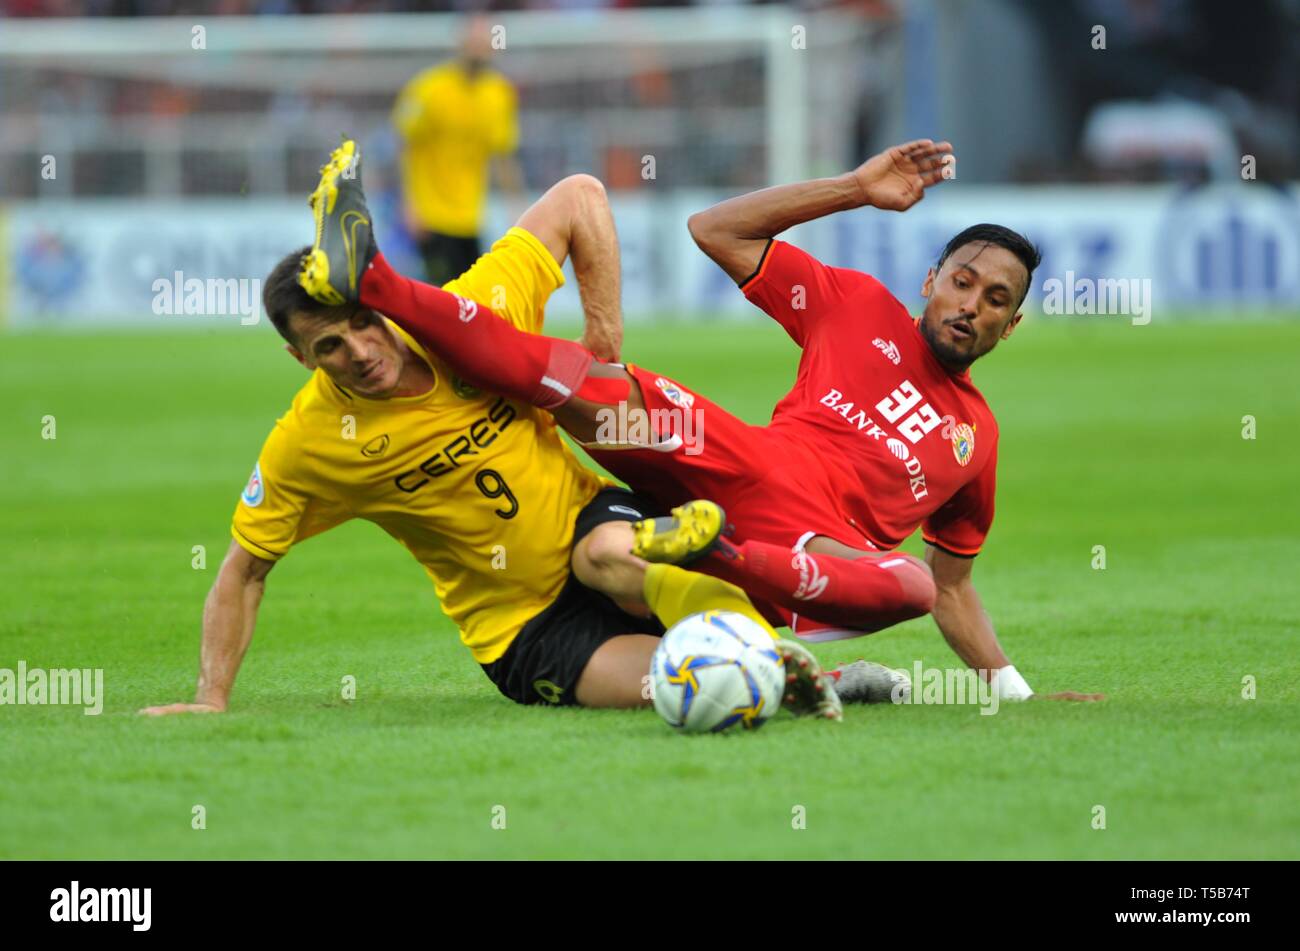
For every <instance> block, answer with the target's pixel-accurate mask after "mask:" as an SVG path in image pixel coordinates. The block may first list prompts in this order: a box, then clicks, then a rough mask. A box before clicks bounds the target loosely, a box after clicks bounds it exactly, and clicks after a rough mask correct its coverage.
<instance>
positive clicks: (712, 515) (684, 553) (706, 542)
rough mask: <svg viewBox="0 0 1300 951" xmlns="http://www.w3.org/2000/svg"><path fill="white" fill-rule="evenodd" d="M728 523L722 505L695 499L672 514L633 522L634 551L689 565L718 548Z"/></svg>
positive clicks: (641, 555)
mask: <svg viewBox="0 0 1300 951" xmlns="http://www.w3.org/2000/svg"><path fill="white" fill-rule="evenodd" d="M726 524H727V521H726V515H725V514H724V513H723V511H722V506H720V505H718V504H717V503H716V502H709V501H707V500H705V499H696V500H695V501H694V502H687V503H686V504H685V505H679V506H677V508H675V509H673V511H672V515H666V516H661V517H659V518H647V519H643V520H641V521H639V522H636V523H634V524H633V525H632V531H633V533H634V540H633V542H632V554H634V555H636V556H637V557H638V558H644V559H645V560H646V561H653V562H657V563H660V564H669V565H689V564H690V563H691V562H692V561H695V560H696V559H698V558H702V557H704V556H705V555H707V554H708V553H709V552H711V551H713V549H714V548H716V547H718V543H719V539H720V538H721V537H722V533H723V530H724V529H725V528H726Z"/></svg>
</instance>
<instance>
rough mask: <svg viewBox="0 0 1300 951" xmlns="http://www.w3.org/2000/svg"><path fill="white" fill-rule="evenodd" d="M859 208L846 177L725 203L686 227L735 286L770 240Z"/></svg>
mask: <svg viewBox="0 0 1300 951" xmlns="http://www.w3.org/2000/svg"><path fill="white" fill-rule="evenodd" d="M864 203H865V196H864V195H863V193H862V188H861V186H860V185H859V184H858V182H857V180H856V179H854V177H853V175H852V174H851V173H850V174H845V175H839V176H837V177H835V178H818V179H814V180H813V181H810V182H798V183H796V184H793V185H777V186H775V187H774V188H764V189H762V190H761V191H756V192H750V193H749V194H748V195H739V196H737V197H736V198H728V199H727V200H726V201H722V202H719V203H718V204H716V205H714V206H712V207H711V208H706V209H705V210H704V211H699V212H696V213H695V214H693V215H691V217H690V218H688V219H687V221H686V227H687V228H688V229H689V230H690V232H691V238H692V239H694V241H695V243H696V245H698V246H699V248H700V250H701V251H703V252H704V253H705V254H707V255H708V256H709V257H710V258H712V259H713V260H714V262H716V263H717V265H718V266H719V267H720V268H722V269H723V270H724V271H726V272H727V274H728V276H729V277H731V279H732V280H734V281H736V282H737V283H739V282H741V281H743V280H745V279H746V278H747V277H749V275H751V274H753V273H754V271H756V270H757V269H758V264H759V261H760V260H761V259H762V257H763V249H764V248H765V247H767V242H768V240H769V239H771V238H774V237H776V236H777V235H778V234H780V233H781V232H783V231H785V230H787V229H789V228H793V227H794V226H795V225H798V224H803V223H804V222H805V221H812V220H813V219H815V218H821V217H824V216H826V215H831V214H834V213H835V212H837V211H849V210H851V209H854V208H861V207H862V205H863V204H864Z"/></svg>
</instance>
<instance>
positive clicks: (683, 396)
mask: <svg viewBox="0 0 1300 951" xmlns="http://www.w3.org/2000/svg"><path fill="white" fill-rule="evenodd" d="M655 386H657V387H659V389H661V390H663V392H664V397H665V398H667V400H668V402H670V403H672V404H673V405H674V406H680V407H681V408H682V409H690V408H691V407H692V406H694V405H695V397H694V395H692V394H690V393H687V392H686V391H685V390H683V389H682V388H681V387H680V386H678V385H677V384H676V383H674V382H673V381H672V380H667V379H664V378H663V377H659V379H657V380H655Z"/></svg>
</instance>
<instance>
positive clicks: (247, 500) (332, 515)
mask: <svg viewBox="0 0 1300 951" xmlns="http://www.w3.org/2000/svg"><path fill="white" fill-rule="evenodd" d="M303 458H304V456H303V455H302V453H300V452H298V451H297V450H296V449H295V447H294V440H293V438H292V436H291V435H290V434H289V432H288V431H287V429H286V427H285V425H284V423H283V421H282V422H280V423H277V424H276V427H275V429H273V430H272V431H271V435H270V436H268V437H267V439H266V442H265V444H263V446H262V452H261V455H259V456H258V457H257V464H256V465H255V466H253V474H252V475H251V476H249V479H248V484H247V485H246V486H245V487H244V491H243V492H242V493H241V494H240V496H239V504H238V505H236V506H235V517H234V520H233V521H232V523H231V526H230V534H231V535H232V536H233V537H234V539H235V541H237V542H238V543H239V544H240V545H241V546H242V547H243V548H244V549H245V550H246V551H247V552H248V553H249V554H250V555H253V556H254V557H256V558H262V559H264V560H267V561H277V560H279V559H280V558H282V557H283V556H284V555H285V554H286V553H287V552H288V551H289V549H290V548H291V547H292V546H293V545H295V544H297V543H298V542H300V541H303V540H304V539H307V538H310V537H311V536H313V535H319V534H320V533H321V532H324V531H328V530H329V529H331V528H333V527H334V526H335V525H338V524H340V523H342V522H345V521H347V520H348V518H349V517H350V515H349V513H348V512H347V510H346V508H345V507H344V506H342V505H341V504H339V503H338V502H336V501H330V500H327V499H323V498H320V497H319V496H318V494H317V493H315V492H313V491H312V487H311V482H312V479H311V477H310V474H309V473H307V472H306V471H305V467H304V465H303V463H302V462H301V460H302V459H303Z"/></svg>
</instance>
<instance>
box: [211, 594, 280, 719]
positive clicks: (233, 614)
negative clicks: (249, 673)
mask: <svg viewBox="0 0 1300 951" xmlns="http://www.w3.org/2000/svg"><path fill="white" fill-rule="evenodd" d="M230 575H231V576H225V575H223V576H220V577H218V578H217V582H216V584H214V585H213V586H212V590H211V591H210V592H209V593H208V599H207V601H206V602H205V603H204V605H203V646H202V649H201V651H200V658H199V683H198V687H197V688H196V689H195V692H194V702H195V703H203V704H210V705H212V706H214V707H217V708H218V709H222V710H224V709H225V708H226V706H227V704H228V703H229V702H230V692H231V690H233V689H234V686H235V677H236V676H237V675H238V673H239V665H240V664H241V663H243V660H244V654H245V653H246V652H247V651H248V645H249V644H250V643H251V642H252V639H253V628H254V626H255V624H256V623H257V609H258V606H259V605H260V604H261V602H262V593H263V591H264V590H265V582H264V581H262V580H260V579H242V578H238V577H235V576H234V572H231V573H230Z"/></svg>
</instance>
